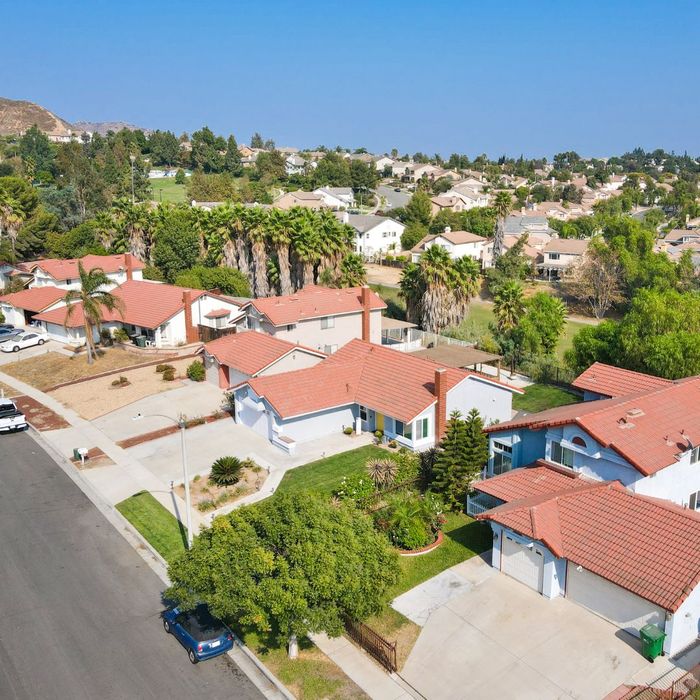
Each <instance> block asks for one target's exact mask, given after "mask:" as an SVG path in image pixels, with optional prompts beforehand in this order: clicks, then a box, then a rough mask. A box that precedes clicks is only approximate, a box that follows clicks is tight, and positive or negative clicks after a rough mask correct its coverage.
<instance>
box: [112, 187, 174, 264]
mask: <svg viewBox="0 0 700 700" xmlns="http://www.w3.org/2000/svg"><path fill="white" fill-rule="evenodd" d="M114 210H115V213H116V215H117V218H118V220H119V222H120V223H121V225H122V228H123V230H124V233H125V237H126V239H127V241H128V242H127V247H128V249H129V252H130V253H131V254H132V255H133V256H134V257H136V258H137V259H138V260H140V261H141V262H145V261H146V260H148V259H149V255H150V249H151V241H150V232H151V228H152V221H151V216H150V212H149V210H148V205H146V204H132V203H131V202H130V201H129V200H128V199H126V198H122V199H118V200H117V201H116V202H115V203H114ZM160 211H162V210H161V209H160V208H159V212H160Z"/></svg>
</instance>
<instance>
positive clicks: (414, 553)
mask: <svg viewBox="0 0 700 700" xmlns="http://www.w3.org/2000/svg"><path fill="white" fill-rule="evenodd" d="M444 539H445V537H444V535H443V534H442V530H438V534H437V537H436V538H435V542H431V543H430V544H428V545H426V546H425V547H421V548H420V549H399V550H397V551H398V553H399V556H401V557H419V556H421V554H428V552H432V551H433V550H434V549H437V548H438V547H439V546H440V545H441V544H442V541H443V540H444Z"/></svg>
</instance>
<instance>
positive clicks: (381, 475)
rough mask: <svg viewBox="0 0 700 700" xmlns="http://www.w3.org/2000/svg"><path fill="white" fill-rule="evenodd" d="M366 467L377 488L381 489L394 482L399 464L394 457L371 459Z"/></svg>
mask: <svg viewBox="0 0 700 700" xmlns="http://www.w3.org/2000/svg"><path fill="white" fill-rule="evenodd" d="M366 468H367V474H368V475H369V478H370V479H372V481H373V482H374V486H375V488H377V489H381V488H384V487H387V486H391V485H392V484H393V483H394V480H395V479H396V472H397V470H398V465H397V464H396V462H395V461H394V460H393V459H370V460H369V461H368V462H367V465H366Z"/></svg>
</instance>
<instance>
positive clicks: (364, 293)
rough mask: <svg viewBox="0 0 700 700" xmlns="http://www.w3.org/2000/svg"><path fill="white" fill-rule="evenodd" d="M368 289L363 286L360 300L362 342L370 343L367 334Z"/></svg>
mask: <svg viewBox="0 0 700 700" xmlns="http://www.w3.org/2000/svg"><path fill="white" fill-rule="evenodd" d="M369 293H370V292H369V287H368V286H367V285H365V286H364V287H362V291H361V295H362V296H361V298H362V340H364V341H366V342H368V343H369V342H370V334H369V309H370V304H369Z"/></svg>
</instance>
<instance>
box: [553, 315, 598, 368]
mask: <svg viewBox="0 0 700 700" xmlns="http://www.w3.org/2000/svg"><path fill="white" fill-rule="evenodd" d="M588 325H590V324H588V323H581V321H571V320H567V321H566V323H565V324H564V332H563V333H562V334H561V338H559V344H558V345H557V357H558V358H559V359H560V360H563V359H564V353H565V352H566V351H567V350H569V349H570V348H571V346H572V345H573V344H574V336H575V335H576V334H577V333H578V332H579V331H580V330H581V329H582V328H585V327H586V326H588Z"/></svg>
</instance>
